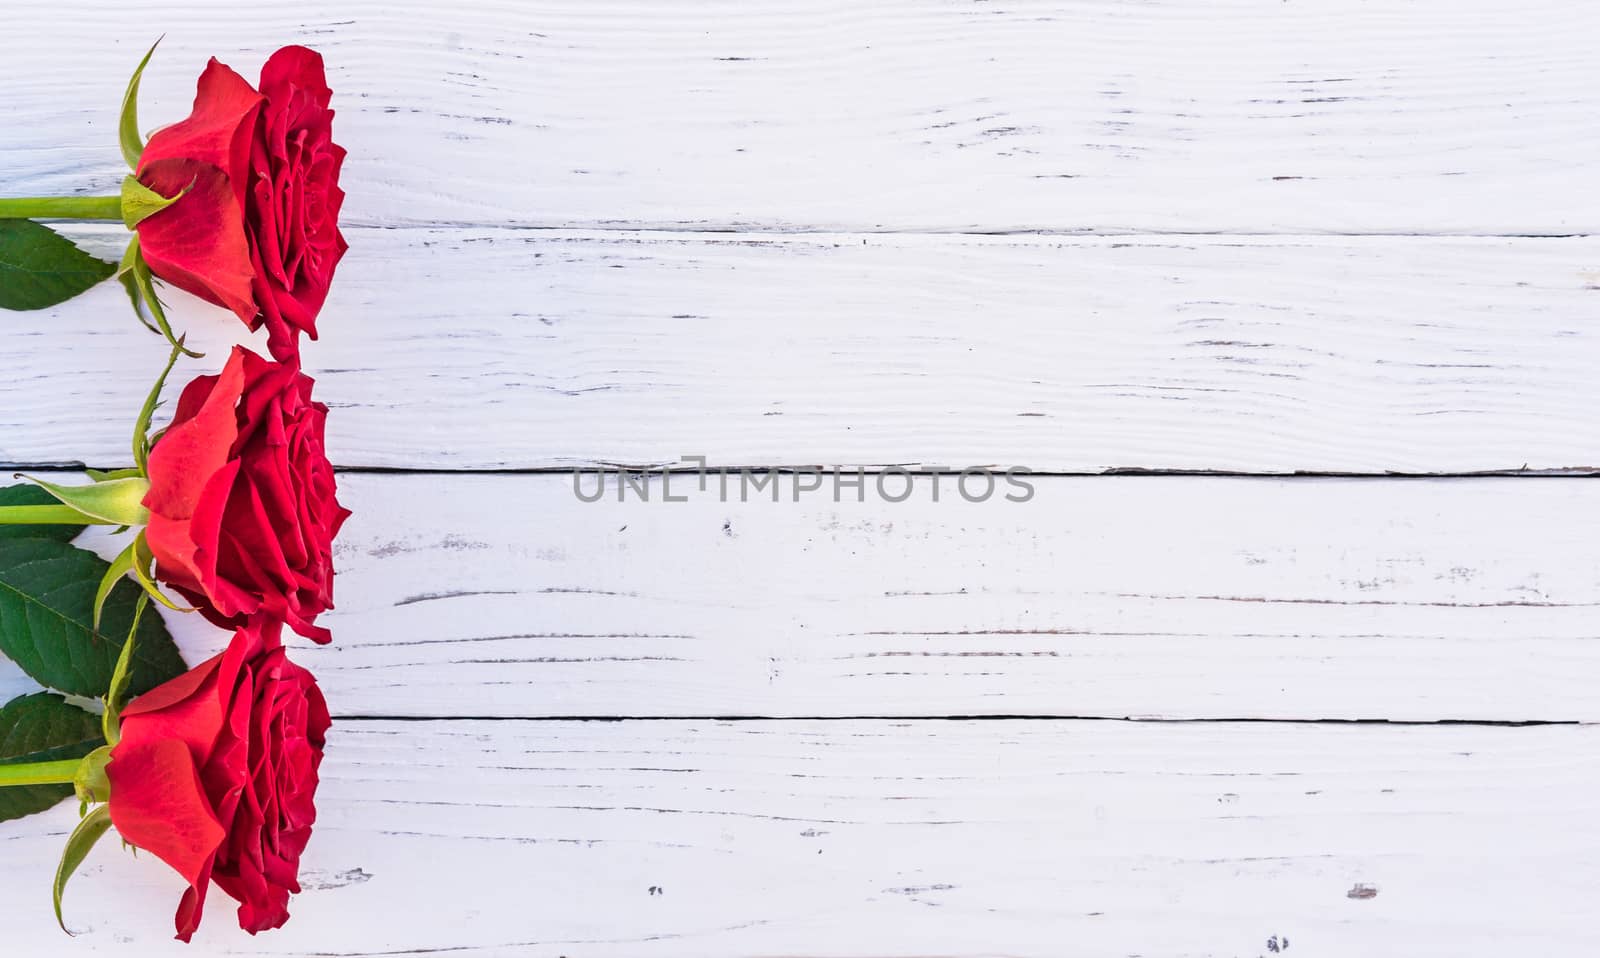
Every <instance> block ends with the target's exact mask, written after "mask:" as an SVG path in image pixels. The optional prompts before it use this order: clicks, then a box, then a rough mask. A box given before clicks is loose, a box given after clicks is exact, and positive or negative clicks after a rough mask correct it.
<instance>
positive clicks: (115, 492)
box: [22, 476, 150, 526]
mask: <svg viewBox="0 0 1600 958" xmlns="http://www.w3.org/2000/svg"><path fill="white" fill-rule="evenodd" d="M22 478H23V479H26V480H28V481H29V482H31V483H33V484H34V485H36V486H38V487H39V488H41V489H43V490H44V491H45V492H48V493H50V494H51V495H52V496H55V497H56V498H57V499H59V500H60V501H61V502H62V504H64V505H67V506H70V507H72V508H73V509H74V510H76V511H77V512H78V514H79V515H81V516H82V517H83V518H84V519H85V520H86V521H88V522H93V523H97V524H99V525H107V526H142V525H144V524H145V523H147V522H149V521H150V510H148V509H146V508H145V507H144V497H145V493H147V492H149V491H150V480H148V479H145V478H143V477H133V478H129V479H112V480H108V481H106V482H95V483H90V484H89V485H87V486H59V485H56V484H55V483H53V482H45V481H44V480H43V479H35V478H33V477H32V476H22Z"/></svg>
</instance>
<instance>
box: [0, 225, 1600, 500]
mask: <svg viewBox="0 0 1600 958" xmlns="http://www.w3.org/2000/svg"><path fill="white" fill-rule="evenodd" d="M118 233H120V228H118V229H117V230H116V231H115V232H110V231H103V232H101V233H97V234H94V235H93V236H92V239H93V241H94V242H95V243H96V244H98V245H97V248H101V249H104V250H105V251H106V252H108V253H109V252H111V250H112V249H113V248H114V247H115V245H116V243H117V242H120V239H119V238H118V236H117V234H118ZM352 247H353V248H352V250H351V253H350V255H349V256H348V257H347V259H346V261H345V262H346V266H345V267H344V269H343V271H342V273H341V275H340V285H339V286H338V288H337V290H336V291H335V294H334V296H333V298H332V299H331V300H330V305H329V307H328V309H327V311H326V312H325V313H324V316H323V329H324V340H323V341H322V342H320V343H316V344H312V345H311V346H309V347H308V349H307V351H306V363H307V365H308V368H309V369H310V370H311V371H312V372H313V373H314V374H315V375H316V376H317V377H318V379H319V381H320V386H319V390H320V394H321V395H322V396H323V397H324V398H326V399H327V400H328V401H329V402H330V403H331V404H332V405H333V406H335V407H336V411H337V415H335V416H334V417H332V418H331V419H330V423H329V428H330V430H331V440H330V441H331V447H332V449H333V452H334V455H335V458H336V459H337V461H338V462H340V463H341V464H345V465H359V466H386V467H401V468H416V467H443V468H451V469H470V468H485V467H528V466H551V465H562V464H570V463H584V462H597V461H598V462H627V463H665V462H674V461H676V460H677V459H678V457H679V456H682V455H697V454H698V455H705V456H708V457H709V458H710V459H711V461H712V462H714V463H722V464H733V465H747V464H753V463H764V464H774V463H786V464H808V463H821V464H833V463H842V464H855V463H865V464H884V463H911V464H919V463H920V464H924V465H940V464H943V465H953V466H958V467H959V466H965V465H973V464H986V463H997V464H1002V465H1012V464H1016V465H1024V466H1028V467H1031V468H1034V469H1039V470H1045V469H1049V470H1057V471H1072V472H1077V471H1098V470H1102V469H1107V468H1119V467H1144V468H1170V469H1218V470H1229V471H1248V472H1256V471H1272V472H1278V471H1295V470H1318V471H1339V472H1383V471H1405V472H1461V471H1479V470H1494V469H1500V470H1505V469H1511V470H1515V469H1520V468H1523V467H1525V466H1526V467H1529V468H1532V469H1562V468H1585V467H1593V466H1595V465H1597V464H1600V463H1597V462H1596V448H1597V447H1596V430H1595V427H1594V421H1593V410H1594V409H1595V408H1597V407H1600V379H1597V378H1596V377H1595V375H1594V370H1595V369H1596V368H1600V327H1597V325H1596V318H1597V316H1600V313H1597V310H1596V307H1597V305H1600V292H1597V291H1600V239H1573V240H1529V239H1461V238H1456V239H1434V238H1364V239H1360V238H1358V239H1342V238H1341V239H1328V238H1323V239H1317V238H1293V239H1262V238H1252V239H1217V238H1181V239H1176V238H1175V239H1166V240H1160V239H1151V238H1142V239H1127V240H1105V239H1076V240H1061V239H1052V238H1041V237H1015V238H1012V237H964V238H958V237H877V236H859V235H857V236H843V235H841V236H821V237H817V236H808V237H788V238H777V237H773V238H764V239H754V238H751V237H748V236H739V237H706V236H689V235H682V234H677V235H672V234H668V235H662V234H649V233H645V234H627V235H618V234H607V233H600V234H596V233H567V232H548V231H515V230H487V231H486V230H443V231H410V230H360V231H356V232H355V233H354V234H353V239H352ZM173 298H174V300H175V301H177V303H176V305H177V309H176V321H177V323H178V325H179V327H180V328H183V329H187V330H188V331H189V332H190V333H191V335H192V336H194V337H195V338H196V341H198V342H200V343H201V344H203V348H206V349H209V350H211V351H212V353H213V357H212V358H208V359H207V360H206V361H205V362H203V363H200V364H198V368H200V369H207V370H209V369H211V368H214V365H215V363H216V362H218V361H220V359H219V358H218V357H220V356H221V355H222V354H223V352H224V350H225V348H226V346H227V345H228V344H229V343H231V342H233V340H234V337H235V334H236V333H238V332H242V331H243V327H241V326H239V325H238V324H237V323H235V322H234V321H233V319H232V318H231V317H230V316H228V315H227V314H225V313H223V312H222V311H220V310H217V309H215V308H211V307H206V306H204V305H202V304H199V303H198V301H195V300H193V299H191V298H189V297H187V296H182V295H180V294H175V295H174V297H173ZM7 342H8V348H7V350H6V351H5V352H4V354H3V355H0V461H10V462H15V463H38V462H72V461H85V462H89V463H91V464H103V465H104V464H112V463H118V462H122V461H124V460H125V459H126V458H127V452H126V449H127V437H126V433H127V430H128V423H129V422H131V420H132V418H133V414H134V411H135V410H136V409H137V408H138V404H139V402H140V401H141V400H142V398H143V396H144V394H145V392H146V390H147V389H148V388H149V387H148V383H149V382H150V380H151V379H152V378H153V377H154V375H155V373H156V371H157V369H158V367H159V364H160V362H161V361H162V360H163V359H164V358H165V352H164V350H163V349H162V347H161V345H160V342H159V340H157V339H156V338H155V337H153V336H151V335H149V334H148V333H146V332H145V331H144V330H143V329H141V328H140V327H139V326H138V325H137V324H136V323H135V322H134V321H133V318H132V317H131V316H130V315H128V309H127V306H126V303H125V302H124V301H123V298H122V293H121V291H120V290H119V289H117V288H116V287H115V284H108V285H107V286H106V287H105V288H104V289H100V290H97V291H96V292H94V293H92V294H91V295H89V296H87V297H84V298H83V299H80V300H77V301H74V302H72V303H69V304H67V305H65V306H63V307H60V308H58V309H55V310H51V311H48V312H45V313H36V314H17V315H14V316H11V317H8V340H7ZM196 368H197V365H196V364H186V365H185V366H184V367H181V371H180V372H179V373H178V374H177V376H175V382H182V381H184V378H185V377H186V375H192V374H193V371H194V370H195V369H196Z"/></svg>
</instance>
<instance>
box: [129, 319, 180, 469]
mask: <svg viewBox="0 0 1600 958" xmlns="http://www.w3.org/2000/svg"><path fill="white" fill-rule="evenodd" d="M184 338H185V337H182V336H180V337H178V341H177V342H175V343H173V344H172V355H170V356H168V357H167V365H166V366H165V367H163V368H162V370H161V375H160V376H157V377H156V384H155V385H154V386H151V387H150V394H149V395H148V396H145V397H144V405H143V406H141V407H140V408H139V418H138V419H136V420H134V423H133V461H134V464H135V467H136V468H135V469H134V473H135V474H136V475H141V476H142V475H144V474H145V471H146V465H147V464H148V463H149V461H150V447H151V446H152V445H153V444H154V441H153V440H152V439H151V438H150V435H149V433H150V419H151V417H153V416H154V415H155V414H156V407H157V406H159V405H161V390H162V387H164V386H166V384H167V375H168V374H169V373H171V372H172V367H173V366H174V365H176V364H177V362H178V356H179V355H180V354H181V353H182V352H183V351H184V350H183V340H184Z"/></svg>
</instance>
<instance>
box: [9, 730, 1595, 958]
mask: <svg viewBox="0 0 1600 958" xmlns="http://www.w3.org/2000/svg"><path fill="white" fill-rule="evenodd" d="M1597 735H1600V732H1597V730H1596V729H1595V728H1594V727H1542V728H1520V729H1506V728H1475V727H1453V728H1429V729H1416V728H1393V727H1381V726H1355V727H1307V726H1298V727H1285V726H1281V725H1253V726H1252V725H1209V724H1208V725H1179V726H1174V725H1170V724H1160V725H1130V724H1124V723H1081V722H1060V721H1051V722H1021V721H1009V722H993V721H991V722H918V723H885V722H823V723H817V722H809V723H790V722H781V723H770V722H758V723H743V724H734V725H728V724H717V723H696V722H667V723H659V722H649V723H622V724H610V723H560V722H556V723H545V722H534V723H525V722H511V723H506V722H501V723H476V722H444V723H398V724H390V723H344V724H340V725H338V726H337V727H336V729H335V733H334V735H333V737H332V739H331V740H330V743H329V750H328V760H327V764H326V765H325V783H324V785H323V789H322V795H321V801H320V803H319V804H320V807H321V818H320V821H319V822H318V826H317V831H316V835H315V836H314V838H313V841H312V844H311V848H310V850H309V852H308V857H307V862H306V868H307V873H308V874H307V882H306V884H307V891H306V892H305V893H304V894H302V895H301V896H299V897H298V898H297V899H295V901H294V902H293V903H292V906H291V908H292V911H293V914H294V917H293V918H292V920H291V921H290V923H289V925H288V926H287V927H286V928H284V929H282V930H280V931H277V932H273V933H270V934H264V935H261V936H260V937H258V938H255V939H249V938H247V937H246V936H244V935H242V934H240V933H239V932H238V930H237V929H236V928H234V927H231V917H232V916H231V915H230V914H229V912H228V910H227V908H226V902H225V899H224V898H223V897H222V896H221V895H217V896H214V897H213V898H212V900H211V903H210V909H211V911H210V913H209V915H208V917H207V919H206V924H205V925H204V926H203V927H202V928H201V931H200V934H199V936H198V937H197V939H196V944H195V945H194V946H193V947H194V948H199V949H201V951H202V952H203V953H205V954H275V955H307V956H309V955H320V956H330V955H338V956H354V955H363V956H365V955H398V954H408V955H409V954H434V953H439V952H442V953H449V954H466V955H513V954H515V955H570V956H585V958H593V956H607V955H617V956H640V955H685V956H695V958H714V956H721V955H728V956H733V955H739V956H743V955H778V954H782V955H827V956H869V955H870V956H890V955H896V956H898V955H904V956H913V955H915V956H927V955H941V956H961V955H971V956H977V955H1000V954H1003V955H1016V956H1024V955H1038V956H1056V955H1060V954H1063V953H1064V952H1067V953H1071V954H1073V955H1081V956H1085V958H1097V956H1107V958H1110V956H1126V955H1129V954H1144V955H1186V956H1216V958H1234V956H1238V955H1252V956H1253V955H1258V954H1259V955H1266V954H1268V953H1269V951H1270V947H1271V946H1269V945H1268V941H1269V939H1276V943H1277V945H1278V947H1279V949H1280V952H1282V951H1283V941H1284V940H1285V939H1287V941H1288V950H1287V952H1286V953H1287V954H1289V955H1309V956H1349V955H1389V954H1393V955H1406V956H1451V958H1466V956H1485V958H1503V956H1505V955H1511V954H1544V953H1549V954H1563V953H1571V954H1586V953H1590V950H1591V949H1595V948H1600V931H1597V929H1596V926H1595V923H1594V922H1593V920H1592V917H1593V890H1594V888H1595V887H1596V885H1597V883H1600V867H1597V866H1596V864H1595V863H1596V861H1597V860H1600V824H1597V823H1600V798H1597V796H1600V787H1597V786H1600V761H1597V759H1596V755H1597V754H1600V749H1597V747H1596V746H1597V745H1600V742H1597ZM73 814H74V813H73V811H72V809H71V808H69V807H67V806H62V807H61V808H58V809H56V810H55V811H54V812H52V813H51V814H49V815H47V816H44V817H42V818H35V819H27V820H23V821H21V822H16V823H11V824H7V825H3V826H0V839H3V840H4V843H5V848H6V861H7V863H8V866H7V868H6V869H5V871H4V873H3V874H0V895H3V900H5V901H7V902H8V903H10V904H11V906H12V907H9V908H8V913H7V914H8V920H7V935H8V936H9V937H8V941H9V945H10V947H12V948H14V949H16V952H17V953H19V954H44V953H47V950H49V949H58V948H60V947H62V946H63V939H62V937H61V933H60V931H59V930H57V929H56V928H55V926H54V922H53V920H52V919H51V917H50V915H49V908H48V906H47V905H46V904H45V903H44V902H45V899H46V898H47V897H48V896H43V897H41V896H40V894H39V892H40V891H42V890H43V889H44V888H45V886H47V885H48V883H49V878H50V874H51V870H52V869H53V867H54V862H55V857H56V854H57V852H58V851H59V846H60V844H61V842H62V840H63V838H64V834H65V831H66V830H67V828H68V827H69V826H70V824H71V821H72V819H73ZM1362 887H1365V888H1367V889H1370V890H1372V891H1374V892H1375V895H1374V896H1373V897H1367V898H1363V897H1359V895H1360V893H1359V892H1358V893H1357V897H1352V892H1353V891H1354V890H1355V889H1357V888H1362ZM179 888H180V883H179V882H178V881H177V880H176V879H175V877H174V876H172V875H170V874H168V873H167V872H166V869H165V868H164V866H162V865H160V864H159V863H157V862H155V861H152V860H151V859H149V858H148V857H143V856H141V857H140V858H139V859H134V858H133V857H132V856H130V855H127V854H125V853H123V852H122V851H120V850H119V849H118V848H117V846H116V844H115V843H114V842H110V841H108V842H103V843H101V845H100V847H98V848H97V849H95V851H94V852H93V853H92V854H91V856H90V858H89V860H88V862H87V863H86V865H85V867H84V869H83V871H82V873H80V875H79V876H78V877H77V878H75V879H74V881H73V884H72V886H71V888H70V889H69V890H68V894H67V916H68V924H69V926H70V927H71V928H72V929H73V930H74V931H76V932H78V933H79V935H78V938H77V939H75V940H74V941H73V942H72V943H71V945H72V948H73V951H74V952H75V953H93V954H101V953H115V954H129V953H137V954H141V955H146V954H147V955H158V954H167V953H171V954H173V955H178V954H191V953H193V951H192V948H191V949H190V950H187V951H186V950H185V949H183V947H182V946H178V945H175V944H172V943H170V942H165V941H164V939H165V938H166V937H167V936H168V935H170V932H171V925H170V922H171V910H172V907H173V905H174V904H175V902H176V900H177V897H178V891H179ZM24 905H26V906H27V907H24Z"/></svg>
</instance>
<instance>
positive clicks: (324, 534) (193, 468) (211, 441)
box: [144, 346, 350, 642]
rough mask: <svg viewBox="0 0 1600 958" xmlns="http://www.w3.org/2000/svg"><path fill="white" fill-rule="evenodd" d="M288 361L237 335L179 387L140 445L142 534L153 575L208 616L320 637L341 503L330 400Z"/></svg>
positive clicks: (324, 635)
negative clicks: (219, 358) (156, 431)
mask: <svg viewBox="0 0 1600 958" xmlns="http://www.w3.org/2000/svg"><path fill="white" fill-rule="evenodd" d="M311 387H312V380H311V378H310V377H309V376H306V375H305V374H303V373H301V372H300V370H299V369H298V368H296V367H295V366H292V365H288V364H285V363H276V362H272V361H270V360H267V359H263V358H261V357H260V356H257V355H256V354H255V353H252V352H250V351H249V350H247V349H245V348H243V347H240V346H236V347H234V350H233V353H232V355H231V356H229V357H228V362H227V365H226V366H224V367H223V370H222V373H221V374H220V375H217V376H201V377H199V378H197V379H195V380H194V381H193V382H191V383H190V384H189V385H188V386H187V387H185V388H184V390H183V394H182V395H181V396H180V398H179V399H178V407H177V411H176V412H175V414H174V415H173V418H172V425H171V426H169V427H168V429H167V430H166V432H165V433H164V434H163V435H162V436H161V438H160V439H159V440H158V441H157V442H156V444H155V447H154V448H153V449H151V451H150V458H149V464H148V468H149V476H150V490H149V492H148V493H146V494H145V497H144V505H145V507H146V508H148V509H149V510H150V519H149V524H148V525H147V526H146V528H145V538H146V541H148V543H149V545H150V551H151V553H152V554H153V555H154V556H155V560H156V575H157V577H158V578H160V579H162V580H163V581H165V582H167V583H168V584H169V585H171V586H172V587H173V588H175V589H176V590H177V591H178V592H179V593H181V594H182V595H183V596H184V597H185V598H187V599H188V600H189V601H190V602H191V603H193V604H194V605H195V606H196V607H197V608H199V609H200V610H201V612H202V613H204V614H205V616H206V617H207V618H208V619H210V620H211V621H213V622H215V623H217V624H218V625H221V626H224V627H235V626H239V625H243V624H245V623H247V622H250V621H255V620H258V619H264V618H265V619H276V620H279V621H282V622H286V623H287V624H288V625H289V627H290V628H292V629H294V630H295V631H296V632H298V633H300V634H301V635H303V636H306V637H307V638H311V639H314V640H316V641H318V642H326V641H328V640H329V638H330V635H329V632H328V630H327V629H325V628H321V627H319V626H317V625H315V624H314V620H315V619H316V617H317V616H318V615H319V614H320V613H322V612H323V610H325V609H329V608H332V606H333V538H334V536H335V535H337V534H338V532H339V527H340V526H341V525H343V524H344V520H345V518H346V517H348V516H349V515H350V512H349V510H347V509H345V508H343V507H342V506H340V505H339V502H338V500H337V498H335V488H334V485H335V484H334V474H333V466H332V465H331V464H330V463H329V462H328V457H327V454H326V452H325V451H324V450H323V423H324V421H325V420H326V418H327V414H328V407H326V406H324V405H323V404H322V403H319V402H313V401H312V399H311Z"/></svg>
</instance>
